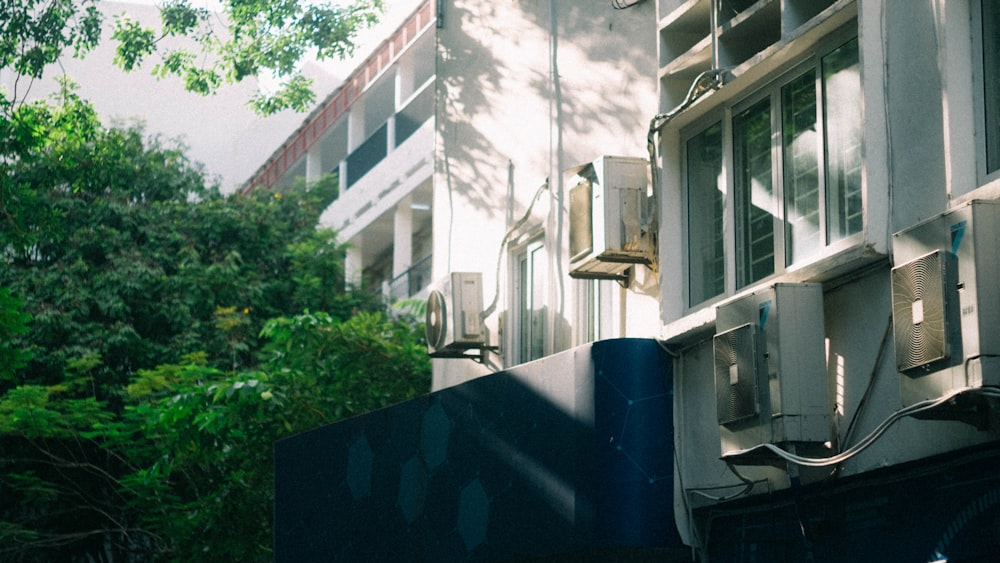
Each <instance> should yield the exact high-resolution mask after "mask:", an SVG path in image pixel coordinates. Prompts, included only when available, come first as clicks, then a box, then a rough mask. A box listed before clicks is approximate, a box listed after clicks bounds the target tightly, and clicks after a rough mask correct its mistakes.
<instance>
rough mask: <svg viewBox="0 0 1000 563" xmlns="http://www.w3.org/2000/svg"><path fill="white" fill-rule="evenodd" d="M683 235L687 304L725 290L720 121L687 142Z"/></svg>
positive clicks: (704, 299) (699, 301)
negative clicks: (685, 226)
mask: <svg viewBox="0 0 1000 563" xmlns="http://www.w3.org/2000/svg"><path fill="white" fill-rule="evenodd" d="M686 151H687V155H686V157H687V235H688V293H689V300H690V303H689V305H692V306H693V305H697V304H698V303H701V302H702V301H706V300H708V299H711V298H712V297H715V296H716V295H719V294H721V293H722V292H723V291H725V288H726V285H725V277H724V276H725V257H724V255H723V252H724V250H723V238H722V237H723V235H722V225H723V223H722V210H723V201H724V196H725V191H726V188H725V186H726V182H725V178H723V175H722V124H721V123H716V124H715V125H712V126H711V127H709V128H708V129H706V130H704V131H702V132H701V133H699V134H698V135H695V136H694V137H692V138H691V139H690V140H689V141H688V142H687V147H686Z"/></svg>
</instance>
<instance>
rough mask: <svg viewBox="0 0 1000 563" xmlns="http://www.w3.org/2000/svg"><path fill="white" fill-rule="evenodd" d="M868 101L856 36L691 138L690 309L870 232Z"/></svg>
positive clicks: (687, 142) (687, 169) (688, 203)
mask: <svg viewBox="0 0 1000 563" xmlns="http://www.w3.org/2000/svg"><path fill="white" fill-rule="evenodd" d="M860 99H861V79H860V71H859V68H858V44H857V39H853V40H851V41H849V42H847V43H846V44H842V45H839V46H837V47H836V48H834V49H832V50H828V51H825V52H823V54H822V55H820V56H817V57H814V58H813V59H812V60H810V61H808V62H806V63H805V64H803V66H800V67H798V68H797V69H796V70H795V71H793V72H791V73H789V74H788V75H786V76H785V77H783V78H782V79H780V80H778V81H776V82H773V83H771V84H769V85H767V86H765V87H764V88H763V89H761V90H760V91H759V92H757V93H755V94H754V95H753V96H752V97H751V98H748V99H744V100H742V101H740V102H739V103H737V104H736V105H734V106H732V107H731V108H728V109H727V110H726V115H727V118H725V119H720V120H717V121H715V122H714V123H711V124H710V125H708V126H706V127H701V128H699V129H697V130H694V131H692V132H690V134H688V135H687V136H686V140H685V142H684V145H683V146H684V151H685V155H684V163H685V172H684V174H685V189H686V193H685V201H686V206H687V218H686V221H687V227H686V232H687V254H688V256H687V260H688V263H687V267H688V288H687V289H688V305H689V306H695V305H698V304H699V303H703V302H705V301H708V300H710V299H712V298H714V297H717V296H719V295H722V294H724V293H725V292H726V287H727V281H728V282H729V283H731V284H732V285H731V286H729V287H735V288H736V289H740V288H743V287H746V286H749V285H751V284H754V283H756V282H758V281H760V280H762V279H764V278H767V277H768V276H771V275H772V274H776V273H780V272H782V271H783V270H784V269H785V268H787V267H789V266H792V265H794V264H802V263H805V262H808V261H810V260H815V259H816V258H819V257H821V256H822V255H823V252H824V251H825V249H826V248H827V247H829V246H830V245H831V244H833V243H835V242H837V241H840V240H842V239H845V238H847V237H850V236H851V235H853V234H855V233H859V232H861V228H862V200H861V125H862V123H861V107H860ZM725 147H731V149H730V148H725ZM729 186H731V187H732V190H731V193H729V190H728V187H729ZM727 225H732V226H731V227H727ZM727 239H728V240H730V241H731V242H730V243H729V244H728V245H727ZM727 248H730V250H728V252H731V253H732V256H731V257H727V255H726V253H727ZM730 272H731V273H730Z"/></svg>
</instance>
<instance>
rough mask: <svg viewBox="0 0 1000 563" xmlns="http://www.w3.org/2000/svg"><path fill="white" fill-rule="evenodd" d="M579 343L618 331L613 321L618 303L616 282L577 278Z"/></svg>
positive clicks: (618, 289) (601, 338) (614, 320)
mask: <svg viewBox="0 0 1000 563" xmlns="http://www.w3.org/2000/svg"><path fill="white" fill-rule="evenodd" d="M578 283H579V285H578V288H579V293H578V294H577V295H578V299H579V309H578V311H579V314H578V317H577V318H578V319H580V320H579V321H578V325H577V326H578V327H579V333H578V334H579V337H578V338H579V343H581V344H582V343H584V342H594V341H596V340H604V339H608V338H614V337H615V336H616V335H617V334H618V331H617V330H616V325H615V323H616V322H617V321H618V316H617V315H615V310H616V308H617V307H618V306H619V305H620V296H619V291H620V287H619V286H618V283H617V282H615V281H612V280H600V279H585V280H579V281H578Z"/></svg>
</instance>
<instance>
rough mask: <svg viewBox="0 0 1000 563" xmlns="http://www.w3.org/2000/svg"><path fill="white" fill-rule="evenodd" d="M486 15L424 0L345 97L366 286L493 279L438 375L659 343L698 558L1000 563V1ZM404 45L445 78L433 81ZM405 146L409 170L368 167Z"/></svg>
mask: <svg viewBox="0 0 1000 563" xmlns="http://www.w3.org/2000/svg"><path fill="white" fill-rule="evenodd" d="M479 4H481V3H475V2H463V1H461V0H451V1H444V2H437V3H433V4H427V5H424V6H422V7H421V8H420V9H419V11H418V12H417V13H416V15H415V16H414V18H415V19H416V23H415V24H414V26H413V28H414V30H415V31H414V34H413V39H412V40H411V39H403V40H400V41H398V42H399V43H401V44H403V45H404V46H409V47H406V49H404V52H403V53H402V54H400V55H398V56H397V55H395V54H392V53H393V51H392V48H394V47H392V46H393V45H395V43H394V41H396V40H394V39H390V40H389V42H387V43H386V45H387V48H389V49H390V54H388V55H386V59H385V60H386V66H385V68H389V69H391V68H396V70H395V71H394V74H393V73H390V74H384V73H383V74H379V72H381V71H377V70H376V71H370V70H369V69H370V68H382V67H381V66H380V65H382V64H383V63H382V62H381V61H382V58H381V55H375V56H373V59H371V61H372V62H370V63H369V65H368V66H366V67H365V68H364V69H361V71H359V72H363V73H364V75H365V76H367V77H369V78H366V80H368V81H369V82H370V83H371V84H372V85H373V86H367V87H357V88H356V89H352V88H355V87H354V86H352V84H353V82H351V83H348V85H346V86H345V87H344V89H346V91H347V92H358V94H356V95H357V96H359V97H358V100H357V101H356V102H355V103H357V104H360V105H356V106H350V108H349V111H348V114H349V116H350V115H355V114H358V115H361V114H363V117H360V118H359V117H354V118H350V117H349V119H347V121H345V122H343V123H342V124H341V125H335V127H337V126H339V127H342V130H343V138H344V139H346V140H345V141H344V142H343V143H341V145H337V146H338V147H341V148H338V149H337V150H336V151H334V150H333V149H329V150H328V152H330V151H332V152H333V153H334V154H333V156H332V157H331V160H330V161H329V162H334V163H339V164H337V168H336V170H337V171H338V172H339V174H340V178H341V179H342V180H341V182H342V185H344V186H345V189H344V191H343V193H342V195H341V198H340V199H339V200H338V201H337V202H335V203H334V204H333V205H332V206H331V208H330V210H328V212H327V214H326V215H324V223H325V224H327V225H329V226H332V227H334V228H336V229H338V230H339V231H340V232H341V234H342V236H344V238H345V240H347V241H349V242H350V243H351V244H352V248H353V250H352V251H351V252H352V254H351V256H349V261H350V262H351V263H352V264H353V265H354V271H355V272H359V273H362V274H368V276H370V279H371V280H373V282H374V281H378V282H385V285H386V286H387V287H388V288H389V289H390V290H391V288H392V287H393V285H394V284H393V281H394V280H399V279H402V278H401V276H412V275H413V271H412V268H413V267H414V266H415V265H417V264H420V263H422V262H421V260H422V259H424V258H425V257H427V258H426V259H427V263H428V264H429V265H430V268H429V273H428V274H427V275H426V276H425V277H421V278H420V279H421V282H419V283H416V284H415V285H413V284H410V286H408V287H407V289H406V291H405V292H403V293H404V294H405V295H421V291H422V290H424V289H425V288H426V284H427V283H430V282H431V280H438V279H441V278H443V277H446V276H448V275H449V274H451V273H453V272H473V273H478V274H481V281H480V282H478V283H479V286H480V287H479V288H478V289H479V290H480V293H481V295H482V298H481V303H477V302H476V301H475V299H473V300H472V304H471V305H468V307H470V308H469V309H468V310H475V311H481V312H482V315H479V316H478V317H473V321H477V322H478V321H483V323H482V324H483V327H484V328H483V330H482V332H483V333H485V334H486V336H482V337H480V339H479V343H480V346H479V348H481V350H478V352H477V355H476V356H475V358H476V359H478V360H479V362H472V361H470V360H469V358H468V357H466V355H465V354H456V355H458V356H462V357H459V358H449V359H436V360H435V389H438V390H440V389H445V388H450V387H452V386H455V385H458V384H461V383H463V382H465V381H468V380H470V379H471V378H474V377H477V376H479V375H484V374H486V373H488V372H490V371H499V370H500V369H502V368H510V367H516V366H521V365H530V362H533V361H534V360H536V359H539V358H543V357H551V356H552V355H553V354H555V353H557V352H561V351H564V350H574V349H576V348H575V347H579V346H581V345H583V344H584V343H586V342H588V341H591V340H607V339H614V338H619V337H626V336H627V337H639V338H648V339H655V340H656V341H657V342H658V343H659V344H660V346H661V347H662V349H663V350H665V352H666V353H667V354H668V355H669V356H670V358H671V359H672V361H671V369H670V370H669V371H670V374H669V377H670V386H671V396H672V418H673V425H672V428H670V429H665V431H669V432H671V433H672V445H673V456H672V457H673V460H674V466H673V481H674V494H673V501H672V506H664V507H663V510H664V511H666V512H670V513H672V514H673V518H674V521H675V525H676V529H677V531H678V533H679V535H680V538H681V541H682V542H683V543H684V544H686V545H688V546H690V547H691V549H692V551H693V552H694V554H695V556H696V557H697V558H698V559H699V560H720V561H756V560H768V561H780V560H787V561H796V560H805V559H806V558H810V557H811V558H812V559H813V560H817V561H818V560H827V561H837V560H866V557H867V558H868V559H871V558H875V559H878V560H884V557H891V556H892V554H893V553H895V554H896V555H898V556H900V557H903V558H904V560H911V558H912V557H918V558H922V557H926V558H927V559H926V560H928V561H931V560H962V558H966V559H970V560H971V559H973V558H975V557H980V556H984V555H985V554H989V553H996V552H998V551H1000V542H998V541H997V540H996V537H995V533H993V532H989V530H992V529H993V526H995V523H996V522H997V521H1000V510H998V508H997V507H998V506H1000V503H998V502H997V498H1000V497H998V496H997V495H996V494H994V492H993V491H994V489H997V486H998V483H997V480H996V479H995V478H993V476H992V472H991V471H989V470H986V469H984V468H985V467H987V466H988V465H989V464H990V463H992V461H995V460H996V459H997V454H996V451H995V450H996V448H995V445H996V443H997V432H998V429H1000V428H998V425H997V413H998V412H1000V411H998V408H1000V403H998V397H1000V391H998V390H997V385H1000V361H998V358H1000V340H998V339H997V335H998V334H1000V330H998V329H1000V310H998V309H1000V299H998V289H997V285H996V278H997V275H998V274H1000V272H997V271H996V269H997V268H998V266H997V264H1000V256H998V255H997V254H998V253H1000V250H998V248H1000V245H998V241H1000V210H998V209H1000V157H998V155H1000V149H998V148H997V147H1000V143H998V142H997V139H998V138H1000V84H998V79H997V76H998V71H997V69H998V68H1000V26H998V25H997V21H998V20H997V18H998V16H1000V8H998V7H995V3H994V2H991V1H989V0H957V1H951V0H949V1H948V2H945V1H944V0H920V1H915V2H905V3H904V2H892V1H889V0H780V1H779V0H757V1H751V0H649V1H641V0H640V1H636V2H611V3H610V4H609V3H607V2H604V1H600V2H597V1H595V2H585V3H579V2H572V3H570V2H560V1H558V0H551V1H550V2H512V3H503V4H502V5H490V6H487V7H483V6H481V5H479ZM404 29H405V28H404ZM407 37H408V36H407ZM406 53H413V54H414V58H413V59H412V60H414V61H416V60H419V61H425V60H430V59H431V58H433V61H434V62H433V67H431V66H430V65H429V64H428V65H426V66H424V65H423V63H421V64H415V65H414V66H413V67H412V68H413V70H405V68H406V65H405V64H403V63H402V62H405V61H406V60H408V59H406ZM418 53H424V54H425V55H419V56H417V54H418ZM425 56H426V59H425ZM394 61H402V62H394ZM394 65H395V66H394ZM418 69H419V70H418ZM380 77H381V78H380ZM380 85H381V86H380ZM425 89H426V90H425ZM425 92H432V93H426V94H425ZM337 95H338V96H339V95H341V94H339V93H338V94H337ZM345 95H347V96H350V95H351V94H350V93H348V94H345ZM425 95H426V96H427V98H426V99H425V98H423V97H422V96H425ZM411 103H416V104H417V106H419V107H420V108H426V109H421V112H420V113H419V115H420V116H426V117H425V118H422V117H418V118H416V119H415V120H414V119H410V118H409V117H407V114H404V112H405V111H407V108H408V107H409V104H411ZM334 107H346V106H334ZM380 107H381V108H383V109H381V110H378V108H380ZM415 107H416V106H415ZM335 111H339V110H335ZM412 113H413V114H414V115H416V114H417V113H418V112H412ZM359 119H360V123H358V120H359ZM421 119H424V121H421ZM415 122H418V123H415ZM336 123H340V122H336ZM304 127H305V128H306V130H308V127H306V126H304ZM383 129H384V132H383ZM411 130H412V131H411ZM400 131H402V132H403V133H405V135H404V136H405V139H403V140H402V141H400V140H399V136H400V135H399V132H400ZM376 137H377V138H378V139H379V141H377V142H376V144H377V145H378V149H377V151H378V154H379V155H380V158H381V160H378V159H376V160H378V162H377V163H375V164H374V165H372V166H371V168H370V170H369V171H367V172H366V173H365V174H364V175H363V176H358V175H357V174H355V175H352V172H351V168H352V167H355V166H360V167H361V168H362V169H364V168H365V166H366V165H365V164H352V162H353V161H352V160H351V158H352V156H353V154H354V152H356V151H357V150H359V147H363V146H365V144H366V143H368V139H371V138H376ZM383 137H384V138H385V139H387V140H386V141H385V142H384V143H383V142H382V141H381V139H382V138H383ZM410 143H420V145H419V146H418V145H416V144H414V145H412V146H413V147H414V148H413V150H412V151H411V150H410V146H411V145H410ZM289 146H294V143H293V144H292V145H289ZM316 146H319V147H322V146H324V145H322V143H320V144H319V145H315V144H314V145H310V144H309V143H308V142H305V143H303V144H302V148H301V149H297V150H299V157H302V156H303V155H306V156H308V155H311V154H314V153H317V154H325V153H323V150H324V149H321V148H312V147H316ZM383 149H384V150H383ZM285 150H289V149H287V148H286V149H285ZM338 151H339V152H338ZM397 152H398V153H400V154H399V155H398V156H399V159H398V160H396V156H395V153H397ZM383 153H385V154H384V155H383ZM608 156H610V157H625V158H621V159H618V158H611V159H608V158H606V157H608ZM279 158H280V156H279ZM297 158H298V157H297ZM355 158H356V159H358V160H363V157H362V156H358V157H355ZM630 159H631V160H630ZM643 159H646V160H643ZM292 160H295V162H299V160H296V159H295V158H291V159H290V160H288V162H289V163H290V162H291V161H292ZM313 160H314V159H312V158H306V159H305V160H303V161H301V162H303V164H295V165H290V166H289V167H287V169H288V170H292V169H293V168H294V166H299V168H298V170H299V171H300V172H301V173H302V174H305V175H307V176H309V175H313V174H314V173H313V172H311V171H312V170H314V169H313V168H311V166H312V165H310V164H309V163H310V162H313ZM318 162H323V163H326V162H327V160H326V159H325V158H322V157H321V158H320V159H318ZM365 162H367V161H365ZM629 162H631V163H638V164H641V163H645V164H646V165H648V164H649V162H652V163H653V165H652V166H651V167H650V168H649V170H648V173H649V179H650V181H649V183H648V185H647V184H646V183H645V180H643V182H642V188H641V189H640V188H636V187H635V182H634V181H631V180H628V178H630V177H631V176H629V174H628V173H625V172H622V173H617V172H615V173H611V172H608V170H612V169H613V168H614V165H615V163H626V164H627V163H629ZM638 164H637V165H638ZM345 166H346V170H345ZM626 168H627V166H626ZM323 169H325V170H329V167H328V166H327V167H325V168H323ZM380 174H384V175H382V176H380ZM313 177H315V176H313ZM623 178H624V179H623ZM344 179H346V184H344V182H345V180H344ZM352 182H353V183H352ZM581 185H583V186H585V188H586V189H585V190H584V191H577V190H576V188H578V187H579V186H581ZM626 188H627V189H626ZM630 190H631V191H630ZM635 190H638V191H635ZM581 193H583V194H584V196H583V197H582V201H585V202H589V205H584V206H582V207H580V206H578V205H576V203H575V202H576V201H577V198H576V197H575V196H578V195H579V194H581ZM595 194H600V196H601V197H597V195H595ZM581 210H582V211H581ZM609 210H610V212H609ZM609 217H610V219H609ZM581 232H583V233H586V235H587V236H584V239H582V240H583V241H584V242H583V243H580V242H579V240H581V239H577V238H576V235H579V234H580V233H581ZM633 234H634V235H635V236H636V237H637V238H635V239H633V238H631V237H632V235H633ZM610 235H614V236H610ZM612 239H614V240H612ZM609 241H610V242H609ZM603 243H608V245H607V246H608V247H609V248H610V249H611V250H613V251H618V254H615V253H614V252H612V253H611V254H606V255H603V258H601V257H600V256H598V254H599V253H598V251H597V247H598V246H601V244H603ZM636 249H638V250H636ZM646 250H649V252H648V253H647V252H646ZM629 252H634V253H633V254H630V255H629V256H627V257H625V258H622V256H621V254H622V253H625V254H628V253H629ZM588 253H589V254H588ZM581 256H583V257H584V258H583V261H582V262H581V258H580V257H581ZM591 258H593V260H591ZM622 264H624V265H622ZM407 279H409V278H407ZM453 279H464V278H453ZM451 292H452V293H454V294H455V295H458V294H459V293H460V292H459V291H458V290H457V289H456V288H452V289H451ZM494 296H495V298H494ZM453 305H454V303H453ZM465 307H466V305H461V308H462V310H466V309H465ZM454 308H455V307H453V309H454ZM650 314H652V318H650ZM447 321H448V322H450V323H451V325H452V329H457V327H456V326H455V325H462V324H463V322H467V321H463V320H462V319H457V318H449V319H447ZM473 324H476V322H473ZM470 327H471V325H469V326H465V327H463V329H467V330H468V331H470V332H477V331H478V330H480V329H479V327H478V325H476V326H475V327H471V328H470ZM454 336H455V335H454V334H451V333H449V335H448V336H447V337H446V338H445V340H447V338H451V337H454ZM445 340H442V342H444V341H445ZM456 340H457V338H456ZM469 348H470V349H472V348H475V346H469ZM526 369H528V368H526ZM547 369H552V368H551V366H550V367H548V368H547ZM529 371H530V369H529ZM646 376H648V374H640V373H636V377H646ZM977 460H978V461H977ZM980 468H982V469H980ZM907 487H910V488H911V489H909V492H910V493H911V494H909V495H908V494H907V491H908V489H907ZM914 487H917V488H920V492H921V495H918V496H920V498H921V499H922V500H919V501H917V500H915V499H913V498H910V496H912V492H913V491H914V490H916V489H912V488H914ZM949 490H951V491H956V492H957V491H961V494H960V495H959V496H949V493H948V491H949ZM998 490H1000V489H998ZM944 499H952V500H948V501H945V500H944ZM955 499H957V500H955ZM935 503H936V504H935ZM944 504H947V507H946V508H947V509H946V510H945V512H944V513H941V514H937V513H935V510H936V508H935V507H944ZM932 513H935V516H933V517H931V516H926V517H924V516H921V515H922V514H928V515H929V514H932ZM765 514H769V515H770V516H762V515H765ZM880 537H882V538H891V539H892V541H893V542H896V546H897V547H885V546H883V547H876V546H874V545H873V542H874V541H875V540H876V539H877V538H880ZM903 543H905V544H906V547H905V549H904V548H901V547H898V546H899V545H902V544H903ZM824 550H826V551H824ZM894 550H895V551H894ZM949 553H950V554H951V555H950V556H949ZM875 554H878V556H877V557H876V556H875ZM949 557H951V559H949Z"/></svg>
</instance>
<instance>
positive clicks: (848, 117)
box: [823, 39, 862, 242]
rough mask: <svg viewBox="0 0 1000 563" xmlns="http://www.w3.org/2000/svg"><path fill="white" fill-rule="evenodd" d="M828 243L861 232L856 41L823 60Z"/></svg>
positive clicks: (859, 85)
mask: <svg viewBox="0 0 1000 563" xmlns="http://www.w3.org/2000/svg"><path fill="white" fill-rule="evenodd" d="M823 100H824V102H825V107H824V130H825V132H826V162H827V177H826V182H827V206H828V209H827V230H828V236H829V239H830V242H835V241H837V240H840V239H842V238H844V237H847V236H850V235H852V234H854V233H858V232H861V227H862V223H861V221H862V214H861V73H860V69H859V66H858V40H857V39H854V40H852V41H851V42H849V43H847V44H845V45H843V46H842V47H840V48H838V49H837V50H835V51H833V52H832V53H830V54H829V55H827V56H825V57H823Z"/></svg>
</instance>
